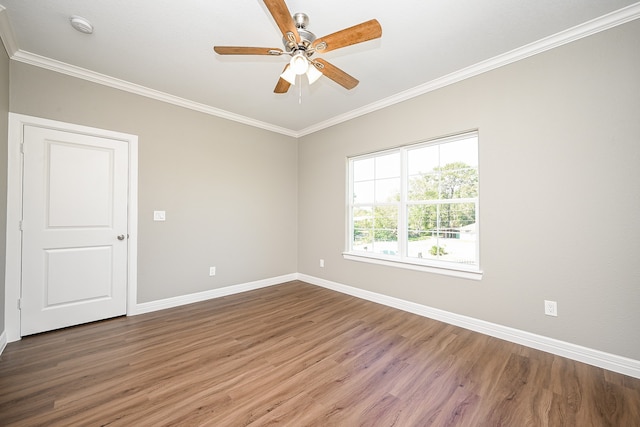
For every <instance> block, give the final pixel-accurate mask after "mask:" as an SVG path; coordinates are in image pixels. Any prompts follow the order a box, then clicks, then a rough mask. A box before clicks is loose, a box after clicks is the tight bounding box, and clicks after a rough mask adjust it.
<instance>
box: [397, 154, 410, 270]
mask: <svg viewBox="0 0 640 427" xmlns="http://www.w3.org/2000/svg"><path fill="white" fill-rule="evenodd" d="M408 170H409V168H408V166H407V150H406V149H404V148H402V149H400V203H399V206H398V248H399V250H400V259H401V260H404V259H405V258H406V257H407V250H408V247H407V245H408V242H409V228H408V224H409V221H408V219H407V215H408V209H407V200H408V194H407V193H408V188H409V186H408Z"/></svg>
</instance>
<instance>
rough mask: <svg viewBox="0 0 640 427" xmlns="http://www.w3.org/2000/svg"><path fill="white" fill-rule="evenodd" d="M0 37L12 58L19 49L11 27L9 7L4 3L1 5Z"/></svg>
mask: <svg viewBox="0 0 640 427" xmlns="http://www.w3.org/2000/svg"><path fill="white" fill-rule="evenodd" d="M0 39H2V43H3V44H4V48H5V50H6V51H7V55H9V58H11V57H12V56H13V55H14V54H15V53H16V52H17V51H18V44H17V43H16V38H15V36H14V33H13V29H12V28H11V22H10V21H9V15H8V13H7V9H6V8H5V7H4V6H2V5H0Z"/></svg>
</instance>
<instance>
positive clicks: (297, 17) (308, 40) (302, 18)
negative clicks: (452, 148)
mask: <svg viewBox="0 0 640 427" xmlns="http://www.w3.org/2000/svg"><path fill="white" fill-rule="evenodd" d="M293 21H294V22H295V24H296V28H297V29H298V34H299V35H300V43H299V44H298V45H297V46H296V45H295V44H293V43H291V42H290V41H289V40H287V38H286V37H283V38H282V44H284V47H285V49H286V51H287V52H292V51H296V50H304V51H306V50H307V49H309V47H310V46H311V45H312V44H313V42H314V41H316V38H317V37H316V35H315V34H313V33H312V32H311V31H309V30H307V25H309V17H308V16H307V14H305V13H300V12H299V13H296V14H294V15H293Z"/></svg>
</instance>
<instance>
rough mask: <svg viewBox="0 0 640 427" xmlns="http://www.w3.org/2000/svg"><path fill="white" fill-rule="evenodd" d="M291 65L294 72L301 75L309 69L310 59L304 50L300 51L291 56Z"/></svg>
mask: <svg viewBox="0 0 640 427" xmlns="http://www.w3.org/2000/svg"><path fill="white" fill-rule="evenodd" d="M289 64H290V65H291V67H289V68H290V69H291V70H293V72H294V73H295V74H297V75H299V76H301V75H303V74H304V73H306V72H307V70H308V69H309V60H308V59H307V57H306V56H304V52H302V51H298V52H296V53H295V54H294V55H293V56H292V57H291V62H290V63H289Z"/></svg>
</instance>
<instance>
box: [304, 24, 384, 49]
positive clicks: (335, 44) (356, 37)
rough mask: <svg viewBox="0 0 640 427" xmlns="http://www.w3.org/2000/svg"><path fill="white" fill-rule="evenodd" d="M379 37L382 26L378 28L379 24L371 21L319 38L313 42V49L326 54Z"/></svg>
mask: <svg viewBox="0 0 640 427" xmlns="http://www.w3.org/2000/svg"><path fill="white" fill-rule="evenodd" d="M380 37H382V26H380V23H379V22H378V21H377V20H376V19H372V20H370V21H367V22H363V23H362V24H358V25H354V26H353V27H349V28H345V29H344V30H340V31H338V32H336V33H333V34H329V35H328V36H324V37H321V38H319V39H317V40H316V41H315V42H314V44H313V47H314V48H315V49H316V50H317V51H318V52H328V51H330V50H335V49H339V48H341V47H345V46H351V45H353V44H357V43H362V42H366V41H367V40H373V39H377V38H380Z"/></svg>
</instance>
